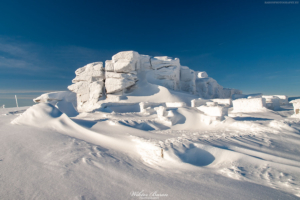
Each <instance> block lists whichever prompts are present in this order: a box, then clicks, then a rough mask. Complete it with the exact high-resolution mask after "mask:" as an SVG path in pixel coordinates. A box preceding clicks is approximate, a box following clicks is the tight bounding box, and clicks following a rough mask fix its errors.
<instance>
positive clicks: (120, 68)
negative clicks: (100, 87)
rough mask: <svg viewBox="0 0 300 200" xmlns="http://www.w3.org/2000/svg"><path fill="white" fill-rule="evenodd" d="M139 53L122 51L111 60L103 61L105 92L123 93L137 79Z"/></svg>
mask: <svg viewBox="0 0 300 200" xmlns="http://www.w3.org/2000/svg"><path fill="white" fill-rule="evenodd" d="M139 58H140V55H139V54H138V53H137V52H135V51H122V52H119V53H117V54H115V55H114V56H112V60H107V61H106V62H105V65H106V66H105V70H106V73H105V78H106V81H105V89H106V93H107V94H116V93H119V92H121V93H123V92H124V91H125V90H126V89H127V88H129V87H131V86H133V85H135V83H136V82H137V81H138V78H137V70H138V69H140V60H139Z"/></svg>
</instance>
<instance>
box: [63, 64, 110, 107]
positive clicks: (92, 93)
mask: <svg viewBox="0 0 300 200" xmlns="http://www.w3.org/2000/svg"><path fill="white" fill-rule="evenodd" d="M75 74H76V77H75V78H74V79H73V80H72V82H73V83H74V84H73V85H70V86H69V87H68V89H69V90H70V91H72V92H75V93H76V94H77V95H76V96H77V109H78V111H85V110H89V109H90V108H91V109H92V108H95V107H96V106H95V104H96V103H97V102H98V101H99V99H100V97H102V95H103V86H104V79H105V73H104V68H103V63H102V62H94V63H90V64H87V65H85V66H84V67H81V68H79V69H77V70H76V71H75Z"/></svg>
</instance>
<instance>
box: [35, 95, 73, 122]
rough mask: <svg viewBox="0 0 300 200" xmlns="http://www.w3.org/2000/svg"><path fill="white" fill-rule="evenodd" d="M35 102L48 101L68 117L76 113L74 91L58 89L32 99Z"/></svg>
mask: <svg viewBox="0 0 300 200" xmlns="http://www.w3.org/2000/svg"><path fill="white" fill-rule="evenodd" d="M33 101H34V102H35V103H50V104H52V105H54V106H56V107H57V108H58V109H59V110H60V111H61V112H63V113H65V114H66V115H68V116H69V117H74V116H76V115H78V112H77V110H76V109H75V108H76V105H77V103H76V93H74V92H70V91H60V92H51V93H46V94H42V95H41V96H39V97H37V98H35V99H33Z"/></svg>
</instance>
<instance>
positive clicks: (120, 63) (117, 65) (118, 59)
mask: <svg viewBox="0 0 300 200" xmlns="http://www.w3.org/2000/svg"><path fill="white" fill-rule="evenodd" d="M139 56H140V55H139V53H138V52H135V51H121V52H119V53H117V54H115V55H114V56H113V57H112V62H113V66H114V71H115V72H118V73H129V72H132V71H137V70H138V69H139V68H140V62H139Z"/></svg>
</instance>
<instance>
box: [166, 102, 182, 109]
mask: <svg viewBox="0 0 300 200" xmlns="http://www.w3.org/2000/svg"><path fill="white" fill-rule="evenodd" d="M166 107H167V108H182V107H186V103H184V102H166Z"/></svg>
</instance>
